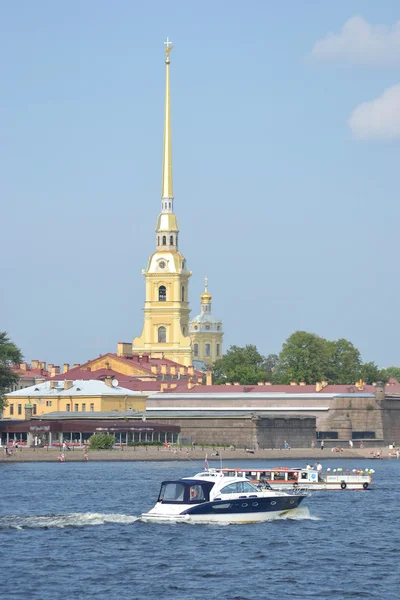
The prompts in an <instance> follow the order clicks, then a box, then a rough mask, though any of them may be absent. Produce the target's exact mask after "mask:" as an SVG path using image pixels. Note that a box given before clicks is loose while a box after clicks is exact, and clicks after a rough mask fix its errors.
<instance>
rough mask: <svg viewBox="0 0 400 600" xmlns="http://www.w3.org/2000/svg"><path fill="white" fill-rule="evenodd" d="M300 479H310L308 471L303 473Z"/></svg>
mask: <svg viewBox="0 0 400 600" xmlns="http://www.w3.org/2000/svg"><path fill="white" fill-rule="evenodd" d="M300 479H303V481H308V473H301V474H300Z"/></svg>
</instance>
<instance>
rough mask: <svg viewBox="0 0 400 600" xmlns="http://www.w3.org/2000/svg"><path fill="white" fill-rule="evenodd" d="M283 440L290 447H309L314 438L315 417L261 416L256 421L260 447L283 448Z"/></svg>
mask: <svg viewBox="0 0 400 600" xmlns="http://www.w3.org/2000/svg"><path fill="white" fill-rule="evenodd" d="M285 440H286V441H287V443H288V444H289V445H290V446H291V447H292V448H310V447H311V442H312V440H315V417H307V418H296V417H293V418H292V417H286V418H285V417H275V418H262V419H260V420H259V421H258V422H257V442H258V444H259V447H260V448H272V449H274V448H284V444H285Z"/></svg>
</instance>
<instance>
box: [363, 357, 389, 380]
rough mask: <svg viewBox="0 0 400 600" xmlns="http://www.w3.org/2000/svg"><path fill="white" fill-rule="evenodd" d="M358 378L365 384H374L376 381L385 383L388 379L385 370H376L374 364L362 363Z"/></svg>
mask: <svg viewBox="0 0 400 600" xmlns="http://www.w3.org/2000/svg"><path fill="white" fill-rule="evenodd" d="M360 377H361V379H362V380H363V381H364V383H367V384H371V383H376V382H377V381H382V382H383V383H387V382H388V381H389V378H390V376H389V375H388V373H387V369H386V370H385V369H378V367H377V366H376V364H375V363H374V362H368V363H364V364H363V365H362V366H361V374H360Z"/></svg>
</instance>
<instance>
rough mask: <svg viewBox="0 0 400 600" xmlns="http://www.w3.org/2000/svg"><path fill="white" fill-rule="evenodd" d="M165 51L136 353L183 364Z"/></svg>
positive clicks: (186, 345)
mask: <svg viewBox="0 0 400 600" xmlns="http://www.w3.org/2000/svg"><path fill="white" fill-rule="evenodd" d="M171 49H172V46H171V44H170V42H169V41H168V39H167V42H166V51H165V56H166V58H165V68H166V86H165V114H164V149H163V168H162V191H161V213H160V214H159V216H158V219H157V225H156V230H155V231H156V251H155V252H154V253H153V254H152V255H151V256H150V258H149V261H148V264H147V268H146V269H144V270H143V271H142V273H143V275H144V276H145V280H146V297H145V305H144V325H143V330H142V334H141V336H140V337H137V338H135V339H134V340H133V344H132V351H133V354H143V353H149V354H150V355H152V354H157V355H160V353H162V356H163V357H165V358H168V359H170V360H173V361H176V362H177V363H179V364H181V365H186V366H189V365H191V364H192V343H191V339H190V336H189V315H190V307H189V278H190V276H191V274H192V273H191V271H189V270H188V269H187V265H186V259H185V257H184V256H183V254H181V252H179V250H178V238H179V227H178V221H177V218H176V215H175V213H174V194H173V182H172V136H171V107H170V57H169V55H170V52H171Z"/></svg>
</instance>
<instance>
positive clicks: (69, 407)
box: [65, 404, 71, 412]
mask: <svg viewBox="0 0 400 600" xmlns="http://www.w3.org/2000/svg"><path fill="white" fill-rule="evenodd" d="M65 409H66V411H67V412H70V410H71V405H70V404H67V405H66V406H65Z"/></svg>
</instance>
